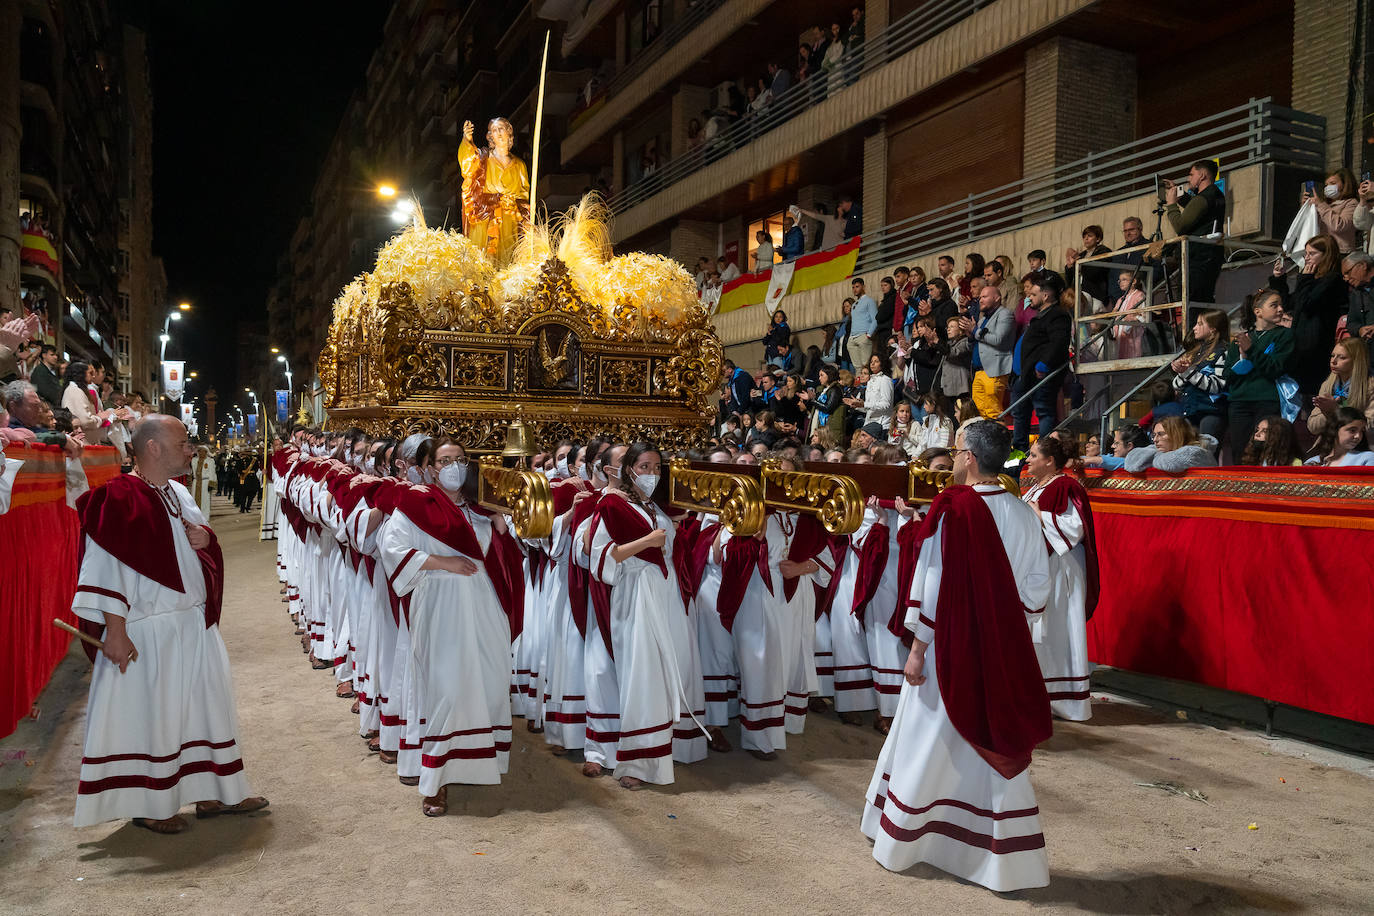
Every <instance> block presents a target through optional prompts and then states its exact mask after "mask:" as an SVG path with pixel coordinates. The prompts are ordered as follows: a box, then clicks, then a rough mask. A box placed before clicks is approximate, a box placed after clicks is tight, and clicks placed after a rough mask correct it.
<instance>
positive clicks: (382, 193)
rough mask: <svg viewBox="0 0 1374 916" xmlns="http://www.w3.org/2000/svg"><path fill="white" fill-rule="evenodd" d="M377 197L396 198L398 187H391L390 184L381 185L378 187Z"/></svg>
mask: <svg viewBox="0 0 1374 916" xmlns="http://www.w3.org/2000/svg"><path fill="white" fill-rule="evenodd" d="M377 196H378V197H395V196H396V186H395V185H390V184H379V185H377Z"/></svg>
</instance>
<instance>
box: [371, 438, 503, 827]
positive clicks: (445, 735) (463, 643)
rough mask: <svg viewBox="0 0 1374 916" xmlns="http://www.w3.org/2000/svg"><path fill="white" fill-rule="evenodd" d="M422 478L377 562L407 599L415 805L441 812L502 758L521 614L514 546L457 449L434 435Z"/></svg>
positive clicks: (495, 774)
mask: <svg viewBox="0 0 1374 916" xmlns="http://www.w3.org/2000/svg"><path fill="white" fill-rule="evenodd" d="M423 476H424V477H425V478H426V484H425V485H421V486H415V487H412V488H410V489H409V490H408V491H407V492H406V493H405V494H404V495H403V496H402V497H401V499H400V502H399V504H398V505H397V507H396V511H395V512H394V513H392V517H391V521H390V522H389V523H388V524H387V527H386V533H385V535H384V536H383V541H382V563H383V566H384V567H385V568H386V572H387V577H388V579H389V580H390V581H391V583H392V588H393V589H394V590H395V592H396V594H398V595H403V596H404V595H409V596H410V609H409V619H410V637H411V652H412V657H413V659H414V664H415V679H416V684H415V687H416V693H417V694H418V695H419V697H420V709H419V715H420V718H421V719H422V720H423V721H424V722H425V725H424V726H423V729H422V737H421V740H420V745H421V747H420V763H421V766H420V783H419V786H420V794H421V795H422V796H423V797H424V801H423V802H422V803H421V806H420V809H421V811H423V812H424V814H425V815H426V816H429V817H438V816H440V815H443V814H444V813H446V812H447V810H448V785H449V784H450V783H473V784H478V785H493V784H496V783H499V782H500V781H501V776H502V775H503V774H504V773H505V772H506V768H507V765H508V763H509V757H510V743H511V713H510V671H511V637H512V633H511V621H512V620H516V621H518V620H519V619H520V617H519V614H520V611H521V609H522V606H523V595H522V592H523V578H522V573H521V567H520V552H519V548H518V547H517V546H516V544H515V541H514V539H513V538H512V537H511V535H510V534H509V532H508V531H507V530H506V526H505V523H504V522H503V521H502V520H501V518H500V517H495V516H491V515H490V514H488V513H487V512H486V511H484V510H482V509H480V508H478V507H477V505H476V502H475V500H476V494H477V486H476V473H475V472H474V470H473V469H472V468H470V467H469V463H468V458H467V454H466V453H465V452H464V451H463V447H462V446H461V445H459V444H458V443H457V442H455V441H453V440H452V439H449V438H444V439H440V440H439V441H438V443H437V448H436V449H435V451H434V459H433V465H432V468H426V469H425V470H424V472H423Z"/></svg>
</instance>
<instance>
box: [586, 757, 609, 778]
mask: <svg viewBox="0 0 1374 916" xmlns="http://www.w3.org/2000/svg"><path fill="white" fill-rule="evenodd" d="M605 772H606V771H605V770H604V769H602V767H601V764H599V763H592V762H591V761H590V760H588V761H587V762H586V763H584V764H582V775H583V776H586V777H589V778H591V779H595V778H596V777H598V776H602V775H604V774H605Z"/></svg>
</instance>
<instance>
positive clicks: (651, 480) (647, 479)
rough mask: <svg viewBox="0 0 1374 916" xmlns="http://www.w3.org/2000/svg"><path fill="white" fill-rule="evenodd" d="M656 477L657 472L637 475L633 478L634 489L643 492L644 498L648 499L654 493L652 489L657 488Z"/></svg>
mask: <svg viewBox="0 0 1374 916" xmlns="http://www.w3.org/2000/svg"><path fill="white" fill-rule="evenodd" d="M658 477H659V475H657V474H639V475H637V476H636V477H635V480H634V484H635V489H637V490H639V492H640V493H642V494H644V498H645V499H648V498H649V497H651V496H653V495H654V490H656V489H658Z"/></svg>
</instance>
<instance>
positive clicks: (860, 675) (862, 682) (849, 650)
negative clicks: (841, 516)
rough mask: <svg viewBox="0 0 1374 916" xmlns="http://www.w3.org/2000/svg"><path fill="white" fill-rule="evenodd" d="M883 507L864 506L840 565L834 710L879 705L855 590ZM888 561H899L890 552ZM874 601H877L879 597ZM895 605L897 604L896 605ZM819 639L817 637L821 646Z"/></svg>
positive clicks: (833, 635) (833, 627)
mask: <svg viewBox="0 0 1374 916" xmlns="http://www.w3.org/2000/svg"><path fill="white" fill-rule="evenodd" d="M881 511H882V510H879V509H874V508H872V507H868V508H866V509H864V517H863V522H862V523H860V525H859V530H858V531H855V532H854V533H853V534H851V535H850V536H849V549H848V550H846V551H845V554H844V562H843V563H841V564H840V583H839V585H837V586H836V587H835V601H834V603H833V604H832V605H831V606H830V614H829V617H830V621H829V623H830V634H829V635H830V651H831V652H832V653H833V657H832V661H833V663H834V665H833V669H834V684H835V711H836V712H862V711H864V710H866V709H876V708H877V707H878V695H877V693H876V691H874V689H873V665H872V662H871V661H870V659H869V655H868V634H867V633H866V632H865V620H866V615H867V611H866V610H865V611H864V616H861V615H859V614H855V613H854V611H853V607H854V591H855V589H856V588H857V587H858V578H859V557H860V554H861V552H862V549H863V544H864V542H865V541H866V540H867V539H868V537H869V536H870V535H872V536H875V537H876V536H878V534H881V532H879V533H878V534H875V533H874V531H873V527H874V525H877V524H878V523H880V522H883V521H885V518H884V516H883V515H882V514H881ZM888 560H889V562H891V563H895V562H896V560H895V558H894V557H892V556H891V555H890V554H889V557H888ZM874 600H877V599H876V598H875V599H874ZM893 606H894V607H895V606H896V605H895V603H894V605H893ZM819 644H820V641H819V640H818V645H819Z"/></svg>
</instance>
